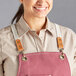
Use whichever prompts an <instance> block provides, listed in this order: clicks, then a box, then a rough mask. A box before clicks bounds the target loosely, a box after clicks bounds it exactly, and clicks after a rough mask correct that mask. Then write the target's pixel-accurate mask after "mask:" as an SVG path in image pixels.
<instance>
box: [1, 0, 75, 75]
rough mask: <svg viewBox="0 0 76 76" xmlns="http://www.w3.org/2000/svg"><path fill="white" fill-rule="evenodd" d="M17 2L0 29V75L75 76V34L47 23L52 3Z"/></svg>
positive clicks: (65, 28) (45, 0)
mask: <svg viewBox="0 0 76 76" xmlns="http://www.w3.org/2000/svg"><path fill="white" fill-rule="evenodd" d="M20 2H21V5H20V7H19V10H18V12H17V13H16V15H15V17H14V18H13V20H12V24H11V25H9V26H7V27H5V28H2V29H0V76H76V34H75V32H73V31H72V30H71V29H69V28H67V27H64V26H61V25H58V24H55V23H52V22H50V20H49V19H48V17H47V14H48V13H49V12H50V11H51V9H52V7H53V0H20ZM15 20H16V23H15V24H14V25H13V23H14V21H15Z"/></svg>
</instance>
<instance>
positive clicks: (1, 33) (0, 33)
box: [0, 24, 12, 39]
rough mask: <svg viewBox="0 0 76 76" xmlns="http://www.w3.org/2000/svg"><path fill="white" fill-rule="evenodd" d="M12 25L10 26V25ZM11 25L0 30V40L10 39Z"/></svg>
mask: <svg viewBox="0 0 76 76" xmlns="http://www.w3.org/2000/svg"><path fill="white" fill-rule="evenodd" d="M11 25H12V24H11ZM11 25H8V26H6V27H3V28H0V38H2V39H3V38H7V37H8V38H10V36H11V34H12V29H11Z"/></svg>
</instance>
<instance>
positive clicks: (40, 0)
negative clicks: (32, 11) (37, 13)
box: [37, 0, 45, 5]
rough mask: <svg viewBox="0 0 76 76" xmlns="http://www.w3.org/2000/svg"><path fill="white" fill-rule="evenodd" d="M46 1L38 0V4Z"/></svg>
mask: <svg viewBox="0 0 76 76" xmlns="http://www.w3.org/2000/svg"><path fill="white" fill-rule="evenodd" d="M44 2H45V0H38V1H37V4H39V5H42V4H43V3H44Z"/></svg>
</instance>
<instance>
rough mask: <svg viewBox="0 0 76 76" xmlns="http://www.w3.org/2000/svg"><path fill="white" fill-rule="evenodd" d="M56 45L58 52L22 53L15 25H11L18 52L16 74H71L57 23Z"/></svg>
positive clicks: (46, 75)
mask: <svg viewBox="0 0 76 76" xmlns="http://www.w3.org/2000/svg"><path fill="white" fill-rule="evenodd" d="M55 25H56V32H57V46H58V49H59V52H35V53H28V54H24V52H23V51H24V49H23V46H22V44H21V42H20V39H19V37H18V34H17V31H16V28H15V25H12V26H11V28H12V32H13V35H14V38H15V40H16V45H17V48H18V51H19V52H20V54H19V55H18V58H19V67H18V72H17V76H71V70H70V65H69V62H68V59H67V56H66V54H65V53H63V50H64V48H63V44H62V39H61V32H60V28H59V26H58V25H57V24H55Z"/></svg>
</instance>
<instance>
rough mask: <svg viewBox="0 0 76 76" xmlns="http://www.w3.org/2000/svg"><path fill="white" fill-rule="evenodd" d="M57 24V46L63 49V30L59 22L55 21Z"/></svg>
mask: <svg viewBox="0 0 76 76" xmlns="http://www.w3.org/2000/svg"><path fill="white" fill-rule="evenodd" d="M55 26H56V33H57V46H58V49H59V50H63V49H64V47H63V42H62V35H61V30H60V27H59V25H58V24H56V23H55Z"/></svg>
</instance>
